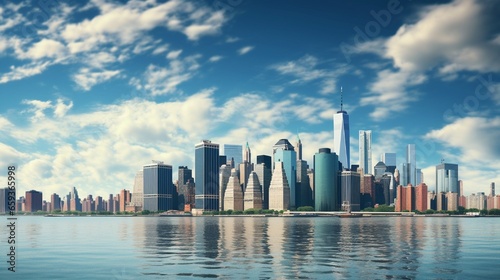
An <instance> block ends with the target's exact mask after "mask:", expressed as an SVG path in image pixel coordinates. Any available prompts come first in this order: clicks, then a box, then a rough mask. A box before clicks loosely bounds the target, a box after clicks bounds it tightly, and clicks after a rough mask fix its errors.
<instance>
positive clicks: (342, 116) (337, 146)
mask: <svg viewBox="0 0 500 280" xmlns="http://www.w3.org/2000/svg"><path fill="white" fill-rule="evenodd" d="M350 147H351V146H350V132H349V115H348V114H347V112H346V111H343V110H340V111H338V112H337V113H336V114H334V115H333V151H334V152H335V153H336V154H337V156H338V157H339V161H340V162H341V163H342V167H343V168H347V169H348V168H350V167H351V152H350Z"/></svg>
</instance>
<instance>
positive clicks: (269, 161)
mask: <svg viewBox="0 0 500 280" xmlns="http://www.w3.org/2000/svg"><path fill="white" fill-rule="evenodd" d="M259 163H264V164H265V165H266V166H267V167H268V168H272V158H271V156H268V155H258V156H257V164H259Z"/></svg>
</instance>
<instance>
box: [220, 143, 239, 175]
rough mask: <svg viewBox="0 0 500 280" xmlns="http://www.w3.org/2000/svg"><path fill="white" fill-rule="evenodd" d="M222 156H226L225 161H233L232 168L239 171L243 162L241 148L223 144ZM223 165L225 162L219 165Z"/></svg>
mask: <svg viewBox="0 0 500 280" xmlns="http://www.w3.org/2000/svg"><path fill="white" fill-rule="evenodd" d="M224 155H225V156H226V161H230V160H231V159H233V161H234V167H233V168H236V169H239V168H240V163H242V162H243V146H241V145H233V144H224ZM224 163H226V162H223V163H221V165H222V164H224Z"/></svg>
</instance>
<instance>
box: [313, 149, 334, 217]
mask: <svg viewBox="0 0 500 280" xmlns="http://www.w3.org/2000/svg"><path fill="white" fill-rule="evenodd" d="M313 161H314V209H315V210H316V211H336V210H339V209H340V206H339V193H340V192H339V186H338V171H339V157H338V156H337V154H335V153H331V150H330V149H328V148H322V149H319V152H318V153H316V154H315V155H314V159H313Z"/></svg>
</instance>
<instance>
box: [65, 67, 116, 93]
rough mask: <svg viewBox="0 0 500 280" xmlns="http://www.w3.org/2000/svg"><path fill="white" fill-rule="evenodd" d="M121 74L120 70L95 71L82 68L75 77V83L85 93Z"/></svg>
mask: <svg viewBox="0 0 500 280" xmlns="http://www.w3.org/2000/svg"><path fill="white" fill-rule="evenodd" d="M119 74H120V70H104V71H93V70H92V69H89V68H82V69H80V71H79V72H78V73H77V74H75V75H73V80H74V81H75V83H76V84H77V85H78V86H79V87H80V88H82V89H83V90H85V91H89V90H90V89H91V88H92V87H93V86H95V85H97V84H100V83H103V82H105V81H108V80H110V79H112V78H114V77H116V76H118V75H119Z"/></svg>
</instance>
